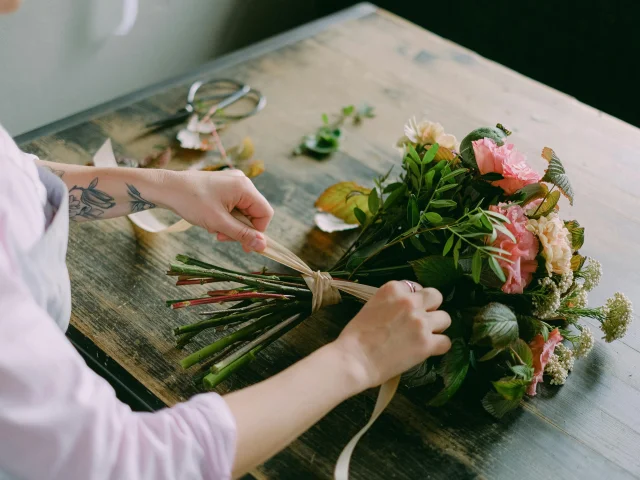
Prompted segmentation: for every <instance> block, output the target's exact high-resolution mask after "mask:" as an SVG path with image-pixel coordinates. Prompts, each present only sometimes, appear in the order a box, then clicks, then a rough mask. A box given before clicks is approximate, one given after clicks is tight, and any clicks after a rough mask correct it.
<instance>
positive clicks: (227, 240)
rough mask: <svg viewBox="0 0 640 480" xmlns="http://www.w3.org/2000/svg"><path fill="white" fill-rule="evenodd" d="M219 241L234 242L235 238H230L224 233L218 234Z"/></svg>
mask: <svg viewBox="0 0 640 480" xmlns="http://www.w3.org/2000/svg"><path fill="white" fill-rule="evenodd" d="M218 241H219V242H233V241H234V240H233V238H231V237H229V236H228V235H225V234H224V233H219V234H218Z"/></svg>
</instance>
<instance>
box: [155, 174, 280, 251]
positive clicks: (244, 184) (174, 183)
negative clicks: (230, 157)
mask: <svg viewBox="0 0 640 480" xmlns="http://www.w3.org/2000/svg"><path fill="white" fill-rule="evenodd" d="M163 183H165V185H163V188H165V187H166V197H165V200H163V204H164V206H166V207H167V208H169V209H171V210H173V211H174V212H175V213H177V214H178V215H180V216H181V217H182V218H184V219H185V220H186V221H187V222H189V223H191V224H192V225H198V226H200V227H202V228H205V229H206V230H207V231H209V232H210V233H217V234H218V240H221V241H226V240H237V241H238V242H240V243H241V244H242V248H244V250H245V251H247V252H248V251H253V250H255V251H258V252H261V251H262V250H264V249H265V247H266V246H267V244H266V240H265V238H264V235H262V233H260V232H264V231H265V230H266V229H267V226H268V225H269V222H270V221H271V218H272V217H273V208H271V205H269V202H267V200H266V199H265V198H264V197H263V196H262V194H261V193H260V192H259V191H258V190H257V189H256V187H255V186H254V185H253V183H252V182H251V180H249V179H248V178H247V177H246V175H245V174H244V173H242V172H241V171H240V170H223V171H220V172H198V171H181V172H169V171H167V172H166V181H165V182H163ZM233 210H238V211H239V212H241V213H242V214H244V215H245V216H246V217H247V218H248V219H249V220H250V221H251V223H252V224H253V227H254V228H251V227H248V226H247V225H245V224H244V223H242V222H241V221H240V220H238V219H236V218H235V217H233V216H232V215H231V212H232V211H233Z"/></svg>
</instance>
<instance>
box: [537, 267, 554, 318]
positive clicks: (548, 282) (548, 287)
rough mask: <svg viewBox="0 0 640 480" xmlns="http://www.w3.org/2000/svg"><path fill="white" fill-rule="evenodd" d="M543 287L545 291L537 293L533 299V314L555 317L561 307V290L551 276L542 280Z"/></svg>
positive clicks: (540, 316)
mask: <svg viewBox="0 0 640 480" xmlns="http://www.w3.org/2000/svg"><path fill="white" fill-rule="evenodd" d="M540 285H541V286H542V287H543V293H542V294H539V295H536V296H535V297H534V300H533V305H534V311H533V314H534V315H535V316H536V317H538V318H540V319H545V318H553V317H554V316H555V314H556V312H557V311H558V309H559V308H560V302H561V298H560V290H559V289H558V286H557V285H556V284H555V282H554V281H553V280H552V279H551V278H550V277H545V278H543V279H542V280H540Z"/></svg>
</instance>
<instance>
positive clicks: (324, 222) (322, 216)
mask: <svg viewBox="0 0 640 480" xmlns="http://www.w3.org/2000/svg"><path fill="white" fill-rule="evenodd" d="M314 221H315V223H316V226H317V227H318V228H319V229H320V230H322V231H323V232H327V233H332V232H343V231H345V230H353V229H356V228H358V227H359V226H360V225H359V224H357V223H346V222H345V221H344V220H342V219H340V218H338V217H336V216H335V215H331V214H330V213H326V212H318V213H316V215H315V217H314Z"/></svg>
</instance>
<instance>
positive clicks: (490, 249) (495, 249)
mask: <svg viewBox="0 0 640 480" xmlns="http://www.w3.org/2000/svg"><path fill="white" fill-rule="evenodd" d="M482 249H483V250H486V251H488V252H492V253H498V254H500V255H504V256H505V257H508V256H509V255H511V253H510V252H507V251H506V250H503V249H502V248H498V247H492V246H491V245H485V246H484V247H482ZM504 260H506V258H505V259H504Z"/></svg>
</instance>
